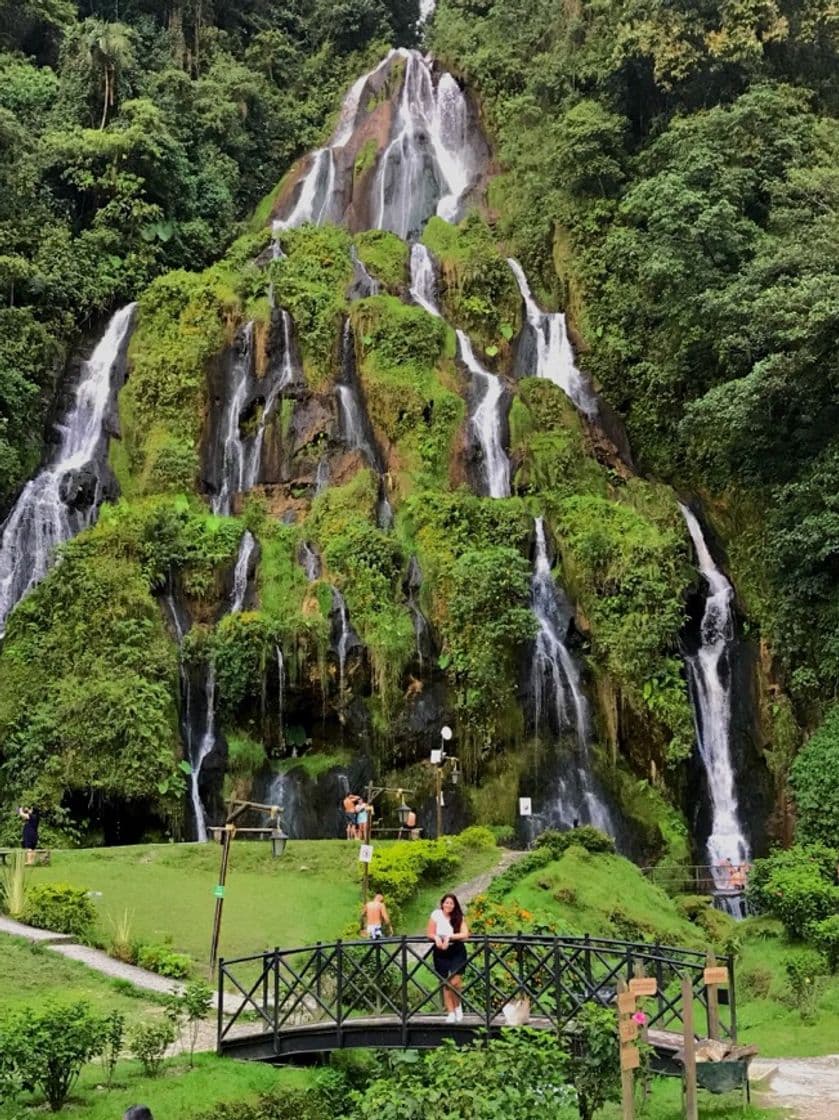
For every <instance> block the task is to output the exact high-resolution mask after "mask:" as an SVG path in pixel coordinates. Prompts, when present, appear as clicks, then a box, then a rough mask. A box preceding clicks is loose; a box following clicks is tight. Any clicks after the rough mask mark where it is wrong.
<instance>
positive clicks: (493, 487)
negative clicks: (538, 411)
mask: <svg viewBox="0 0 839 1120" xmlns="http://www.w3.org/2000/svg"><path fill="white" fill-rule="evenodd" d="M457 341H458V343H459V345H460V357H461V361H462V362H463V364H464V365H465V366H466V368H467V369H468V370H469V372H470V373H471V374H472V377H473V379H474V382H475V384H476V386H477V387H478V388H479V389H480V390H481V394H480V399H479V401H478V404H477V405H476V407H475V411H474V412H473V413H472V416H471V420H470V422H471V424H472V428H473V430H474V432H475V435H476V436H477V438H478V442H479V443H480V445H481V450H482V451H483V456H484V470H485V473H486V485H487V492H488V494H489V496H490V497H491V498H508V497H509V496H510V460H509V459H508V458H507V453H506V452H505V450H504V447H503V444H502V441H501V423H502V415H501V404H502V397H503V394H504V388H503V386H502V384H501V379H500V378H499V377H496V376H495V374H494V373H490V372H489V370H487V369H484V367H483V366H482V365H481V364H480V362H479V361H478V359H477V358H476V357H475V354H474V352H473V350H472V343H471V342H470V341H469V339H468V338H467V336H466V335H465V334H464V333H463V331H460V330H459V331H458V332H457Z"/></svg>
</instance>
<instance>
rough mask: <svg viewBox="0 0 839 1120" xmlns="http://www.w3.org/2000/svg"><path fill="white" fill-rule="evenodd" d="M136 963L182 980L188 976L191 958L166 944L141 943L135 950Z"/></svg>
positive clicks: (162, 974) (141, 966) (160, 973)
mask: <svg viewBox="0 0 839 1120" xmlns="http://www.w3.org/2000/svg"><path fill="white" fill-rule="evenodd" d="M137 964H138V965H139V966H140V968H147V969H148V970H149V971H150V972H157V973H159V975H161V976H169V977H171V978H172V979H173V980H183V979H184V977H186V976H189V970H190V969H191V968H192V958H191V957H189V956H187V954H186V953H176V952H174V951H173V950H172V949H170V948H169V947H168V946H167V945H141V946H140V947H139V948H138V950H137Z"/></svg>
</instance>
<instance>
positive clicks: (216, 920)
mask: <svg viewBox="0 0 839 1120" xmlns="http://www.w3.org/2000/svg"><path fill="white" fill-rule="evenodd" d="M235 835H236V828H235V826H234V825H232V824H227V825H225V826H224V832H223V834H222V841H221V865H220V867H219V872H218V885H217V886H216V889H215V895H216V909H215V913H214V914H213V936H212V940H211V942H210V973H211V974H212V972H213V970H214V969H215V967H216V958H217V957H218V946H219V940H220V939H221V917H222V911H223V910H224V885H225V883H226V882H227V865H228V863H229V862H230V844H231V842H232V840H233V837H234V836H235Z"/></svg>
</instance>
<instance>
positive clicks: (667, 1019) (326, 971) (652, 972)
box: [218, 934, 737, 1072]
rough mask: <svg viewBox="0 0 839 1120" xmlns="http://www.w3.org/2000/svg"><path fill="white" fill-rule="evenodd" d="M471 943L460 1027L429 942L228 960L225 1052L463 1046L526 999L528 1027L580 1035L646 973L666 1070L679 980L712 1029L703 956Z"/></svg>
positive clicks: (498, 939)
mask: <svg viewBox="0 0 839 1120" xmlns="http://www.w3.org/2000/svg"><path fill="white" fill-rule="evenodd" d="M466 946H467V954H468V964H467V967H466V970H465V972H464V975H463V989H462V993H461V994H462V1000H463V1011H464V1017H463V1021H462V1022H459V1023H447V1022H446V1021H445V1016H444V1014H443V1012H442V1001H441V997H440V980H439V978H438V977H437V976H436V974H435V973H434V971H433V968H432V966H431V959H430V955H429V954H430V944H429V941H428V939H427V938H425V937H393V938H385V939H383V940H379V941H335V942H330V943H320V942H319V943H318V944H316V945H308V946H304V947H302V948H296V949H280V948H276V949H273V950H270V951H267V952H264V953H259V954H256V955H254V956H250V957H240V958H237V959H235V960H222V961H221V962H220V964H219V974H218V982H219V990H218V1008H219V1010H218V1053H219V1054H223V1055H224V1054H226V1055H229V1056H231V1057H238V1058H244V1059H248V1060H259V1061H268V1062H283V1061H289V1060H294V1059H295V1058H300V1057H303V1056H305V1055H311V1054H319V1053H328V1052H330V1051H332V1050H339V1049H344V1048H349V1047H376V1048H387V1047H403V1048H404V1047H416V1048H419V1049H426V1048H429V1047H433V1046H438V1045H440V1043H441V1041H442V1040H443V1039H444V1038H453V1039H455V1041H457V1042H460V1043H465V1042H469V1041H472V1040H473V1039H474V1038H475V1037H477V1036H478V1035H479V1033H480V1032H486V1033H487V1034H489V1035H496V1034H498V1033H499V1032H500V1031H501V1030H502V1029H503V1028H504V1027H505V1026H506V1025H507V1020H506V1018H505V1015H504V1008H505V1006H506V1005H508V1004H509V1003H510V1001H511V1000H522V999H525V1000H527V1001H529V1010H530V1013H529V1019H528V1022H527V1025H528V1026H531V1027H537V1028H541V1029H544V1030H554V1031H558V1032H560V1033H566V1034H572V1035H573V1030H574V1019H575V1016H576V1015H578V1014H579V1011H580V1009H581V1008H582V1007H583V1006H584V1005H585V1004H587V1003H595V1004H599V1005H600V1006H604V1007H612V1006H615V1005H616V1002H617V992H618V988H619V986H620V982H621V981H625V982H628V981H630V980H632V979H634V978H636V977H638V976H647V977H652V978H654V979H655V980H656V988H657V992H656V995H655V996H652V997H650V998H648V999H646V1000H645V1001H644V1010H645V1012H646V1013H647V1015H648V1017H649V1022H648V1024H647V1030H648V1035H649V1041H650V1043H651V1044H652V1045H653V1047H654V1050H655V1051H656V1055H657V1062H656V1064H657V1067H658V1068H659V1069H660V1070H661V1071H662V1072H673V1069H672V1068H671V1067H672V1056H673V1054H674V1053H675V1051H676V1050H677V1049H678V1048H679V1046H680V1044H681V1030H682V1024H683V1020H682V994H681V982H682V980H684V979H688V980H689V981H690V984H691V990H692V991H693V995H694V1001H695V1002H696V1003H698V1004H701V1005H702V1007H704V1009H705V1016H706V1019H705V1022H706V1023H707V1027H708V1033H709V1034H710V1033H711V1014H712V1012H711V1010H710V1007H709V1002H710V1001H709V998H708V989H707V988H706V986H705V979H704V971H705V968H706V966H707V964H708V960H707V958H706V955H705V954H704V953H701V952H698V951H696V950H692V949H682V948H675V947H672V946H664V945H657V944H650V943H647V942H630V941H613V940H607V939H604V938H596V937H588V936H586V937H550V936H544V935H532V934H516V935H507V936H499V935H495V934H493V935H487V936H479V937H473V938H471V939H470V940H469V941H468V942H467V943H466ZM721 963H724V964H726V965H727V967H728V973H729V984H728V988H727V1002H726V1004H725V1006H723V1007H722V1008H721V1009H720V1010H721V1011H722V1015H721V1016H720V1019H721V1031H722V1034H723V1037H727V1038H731V1039H732V1040H734V1039H736V1035H737V1018H736V1002H735V986H734V961H733V959H732V958H730V957H729V958H727V959H725V961H723V962H721ZM701 1026H702V1025H701V1024H699V1023H697V1027H698V1028H699V1029H701Z"/></svg>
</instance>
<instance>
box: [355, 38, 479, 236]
mask: <svg viewBox="0 0 839 1120" xmlns="http://www.w3.org/2000/svg"><path fill="white" fill-rule="evenodd" d="M399 54H400V55H401V56H402V57H403V58H404V60H405V76H404V79H403V83H402V96H401V98H400V101H399V109H398V112H397V115H396V123H395V126H394V132H395V135H394V136H393V139H392V140H391V142H390V143H389V144H388V146H387V148H386V149H385V151H384V153H383V155H382V158H381V160H380V161H379V166H378V169H377V172H376V183H375V187H374V191H375V194H376V195H377V197H378V208H377V211H376V223H375V224H376V227H377V228H378V229H388V230H390V231H391V232H392V233H395V234H397V235H398V236H399V237H401V238H403V239H405V240H407V239H408V238H409V237H412V236H416V235H418V234H419V232H420V231H421V229H422V227H423V225H424V224H425V222H426V221H427V220H428V218H429V217H430V216H431V215H432V214H434V213H437V214H438V215H439V216H440V217H441V218H445V219H446V220H447V221H456V220H457V218H458V216H459V214H460V209H461V206H462V202H463V197H464V195H465V194H466V192H467V191H468V189H469V187H470V185H471V184H472V181H473V178H474V174H475V160H474V159H473V157H472V146H471V142H470V141H471V136H470V133H469V113H468V109H467V105H466V98H465V97H464V95H463V91H462V90H461V88H460V86H459V85H458V84H457V82H456V81H455V80H454V78H453V77H452V76H451V74H448V73H444V74H441V75H440V78H439V80H438V82H437V86H436V88H435V85H434V79H433V76H432V71H431V66H430V65H429V63H428V61H427V59H425V58H423V57H422V55H421V54H420V53H419V51H407V50H400V51H399Z"/></svg>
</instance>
